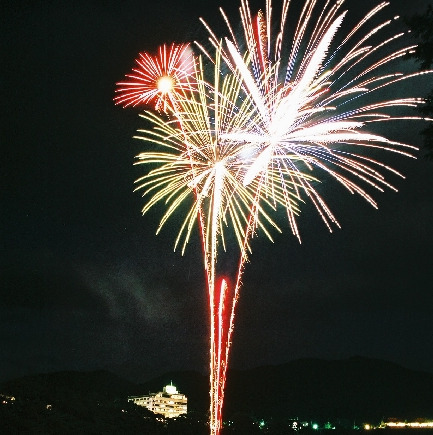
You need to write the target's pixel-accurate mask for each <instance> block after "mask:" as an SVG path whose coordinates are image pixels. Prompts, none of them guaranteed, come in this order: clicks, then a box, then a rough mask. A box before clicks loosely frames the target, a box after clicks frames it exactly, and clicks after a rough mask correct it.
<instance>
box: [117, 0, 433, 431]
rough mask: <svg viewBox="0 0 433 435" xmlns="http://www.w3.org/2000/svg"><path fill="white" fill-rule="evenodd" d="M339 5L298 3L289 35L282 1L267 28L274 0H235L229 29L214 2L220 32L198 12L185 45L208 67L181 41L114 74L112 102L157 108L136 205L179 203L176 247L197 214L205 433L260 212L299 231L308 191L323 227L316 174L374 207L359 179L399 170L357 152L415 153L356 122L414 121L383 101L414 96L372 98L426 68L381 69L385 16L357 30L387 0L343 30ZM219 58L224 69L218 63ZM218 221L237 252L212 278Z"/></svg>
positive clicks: (391, 40) (173, 206)
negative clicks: (195, 34)
mask: <svg viewBox="0 0 433 435" xmlns="http://www.w3.org/2000/svg"><path fill="white" fill-rule="evenodd" d="M322 3H324V4H323V6H320V5H321V4H322ZM343 3H344V1H343V0H337V1H334V2H333V1H331V0H324V1H323V2H321V0H306V1H305V3H304V6H303V8H302V9H301V12H300V15H299V19H298V20H297V24H296V26H295V30H294V32H293V35H291V37H287V36H286V35H287V29H286V27H287V21H288V16H289V5H290V0H283V1H282V7H281V16H280V19H279V23H278V25H277V34H276V36H274V35H273V34H272V32H271V29H272V28H273V25H272V19H271V13H272V10H273V9H272V4H271V0H266V4H265V12H262V11H259V12H258V13H257V15H253V14H252V13H251V10H250V7H249V4H248V0H241V7H240V17H241V23H242V27H243V36H240V37H239V38H238V37H237V36H236V33H235V32H234V31H233V28H232V26H231V24H230V21H229V19H228V17H227V16H226V14H225V13H224V11H222V10H221V13H222V16H223V19H224V21H225V22H226V24H227V28H228V33H229V36H228V37H227V38H225V39H224V38H222V39H221V38H218V37H217V36H216V35H215V34H214V33H213V32H212V30H211V28H210V27H209V26H208V25H207V24H206V22H205V21H204V20H202V19H201V21H202V23H203V24H204V25H205V27H206V28H207V30H208V31H209V35H210V36H209V40H210V42H211V44H212V45H213V50H214V51H215V55H214V56H213V55H212V54H211V52H210V51H209V50H208V49H205V48H204V46H203V45H202V44H200V43H197V42H196V45H197V46H198V47H199V48H200V49H201V51H202V53H203V54H204V56H205V57H206V58H207V59H210V60H211V63H212V64H213V67H211V68H210V69H208V66H207V65H204V63H203V59H202V58H201V57H195V56H194V57H193V56H192V55H191V52H190V48H189V47H188V46H183V45H180V46H177V45H174V44H173V45H172V46H171V48H170V51H169V52H167V48H166V46H163V47H162V48H160V52H159V56H156V57H151V56H149V55H147V54H145V53H143V54H140V60H138V61H137V63H138V64H139V67H140V68H139V69H138V70H134V72H135V73H136V74H134V75H130V76H128V77H129V78H130V79H132V80H129V81H128V82H121V83H119V84H118V85H119V86H120V89H118V92H119V96H117V97H116V98H115V100H116V103H117V104H123V105H125V106H128V105H136V104H153V105H154V107H155V109H156V110H157V112H158V113H155V112H153V111H152V110H151V111H146V112H145V113H144V114H143V115H142V116H143V117H144V118H145V119H146V120H147V121H148V122H150V123H151V125H152V128H150V129H147V130H141V131H140V135H139V136H137V137H138V138H139V139H142V140H144V141H146V142H147V143H153V144H155V145H156V146H157V147H158V149H161V150H158V151H146V152H144V153H142V154H140V155H139V156H138V162H137V164H147V165H151V168H152V169H150V170H149V171H148V173H147V174H146V175H144V176H143V177H141V178H140V179H139V180H137V190H141V191H142V193H143V196H146V197H147V198H148V199H147V202H146V203H145V206H144V207H143V213H146V212H147V211H148V210H149V209H150V208H152V207H153V206H155V205H156V204H158V203H164V204H165V207H166V212H165V213H164V215H163V217H162V219H161V221H160V224H159V226H158V230H157V232H159V231H160V230H161V228H162V227H163V226H164V224H165V223H166V222H167V220H168V219H169V218H170V217H171V216H172V215H173V214H175V213H184V218H183V221H182V224H181V225H180V229H179V232H178V235H177V238H176V241H175V248H176V247H177V246H181V250H182V253H183V252H184V250H185V248H186V245H187V243H188V240H189V238H190V236H191V233H192V230H193V228H194V226H195V223H196V222H197V221H198V224H199V231H200V234H201V240H202V246H203V252H204V266H205V270H206V278H207V287H208V293H209V310H210V422H209V424H210V431H211V433H212V434H215V435H216V434H219V432H220V430H221V423H222V407H223V401H224V388H225V383H226V371H227V367H228V360H229V353H230V348H231V342H232V334H233V330H234V320H235V311H236V304H237V301H238V299H239V294H240V289H241V287H242V275H243V272H244V267H245V264H246V262H247V261H248V259H249V254H250V252H251V245H250V242H251V239H252V238H253V237H254V235H255V234H256V232H257V231H258V230H260V231H262V232H264V233H265V234H266V236H267V237H268V238H269V239H271V240H272V235H271V229H273V230H276V231H280V229H279V228H278V226H277V225H276V223H275V222H274V221H273V220H272V218H271V213H272V212H273V211H275V210H277V209H279V208H282V209H285V210H286V213H287V218H288V222H289V226H290V228H291V230H292V233H293V234H294V235H295V236H296V237H297V238H298V239H299V241H300V233H299V230H298V227H297V216H298V215H299V212H300V209H299V204H300V203H301V202H303V201H304V200H305V199H307V200H309V201H311V202H312V203H313V204H314V206H315V208H316V209H317V212H318V213H319V215H320V216H321V218H322V219H323V221H324V223H325V224H326V226H327V227H328V229H329V230H330V231H332V228H333V225H336V226H337V227H338V226H339V223H338V221H337V220H336V218H335V216H334V214H333V213H332V211H331V210H330V208H329V207H328V206H327V204H326V202H325V201H324V199H323V198H322V196H321V195H320V193H319V192H318V190H317V185H318V182H319V176H320V173H322V174H324V175H326V176H327V177H331V178H333V179H335V180H336V181H337V182H338V183H340V184H341V185H343V186H344V187H345V188H346V189H347V190H348V191H349V192H350V193H357V194H359V195H360V196H361V197H363V198H364V199H365V200H366V201H367V202H369V203H370V204H371V205H373V206H374V207H377V204H376V202H375V200H374V199H373V197H372V196H371V195H370V194H369V193H368V192H367V189H366V188H365V187H364V186H367V188H368V187H369V188H373V189H376V190H378V191H383V190H384V189H385V188H390V189H394V190H396V189H395V188H394V187H393V186H392V185H391V184H390V183H389V182H388V181H387V180H386V178H385V176H384V175H383V173H382V172H383V171H386V172H390V173H393V174H395V175H397V176H402V175H401V174H400V173H399V172H397V171H395V170H394V169H393V168H391V167H389V166H387V165H385V164H383V163H381V162H379V161H377V160H375V159H373V158H371V157H366V156H365V155H364V152H363V150H364V149H365V150H371V149H373V150H374V149H380V150H385V151H390V152H394V153H398V154H401V155H403V156H409V157H413V152H414V151H415V150H416V148H415V147H412V146H411V145H408V144H404V143H400V142H397V141H393V140H390V139H388V138H386V137H384V136H382V135H379V134H376V133H374V132H372V131H369V130H367V129H366V127H367V126H371V125H374V123H379V122H384V121H387V122H388V121H392V120H400V119H405V120H409V119H421V118H419V117H414V116H405V115H404V114H403V115H401V114H397V115H395V114H393V113H392V112H388V110H390V109H395V108H407V107H416V106H418V105H419V104H422V100H421V99H418V98H413V97H409V98H408V97H406V98H402V97H400V98H393V99H390V100H385V101H381V100H380V99H379V95H380V92H381V91H382V90H383V89H387V88H391V87H392V86H394V87H395V86H396V84H399V83H401V82H402V81H405V80H409V79H413V78H415V77H417V76H420V75H421V74H426V73H430V72H431V71H426V72H422V73H401V72H399V71H397V70H395V71H394V72H389V68H390V66H392V65H395V64H396V61H397V60H399V59H401V58H402V57H403V56H404V55H405V54H406V53H408V52H411V51H412V50H413V49H414V46H403V47H400V48H397V49H391V48H390V47H392V46H393V44H395V42H396V41H397V42H398V41H402V40H403V38H402V37H403V35H404V33H401V32H400V33H397V34H395V35H394V36H391V37H389V36H388V37H387V38H385V39H384V40H383V41H382V42H381V43H379V44H378V43H373V42H372V38H373V37H377V36H378V35H380V33H381V32H382V31H383V29H387V28H388V27H389V26H390V25H391V23H392V22H393V20H387V21H384V22H382V23H380V24H373V26H372V28H371V29H367V31H366V33H365V34H364V35H362V36H360V37H359V34H360V33H361V30H364V28H365V27H368V25H369V23H370V22H371V21H373V18H377V16H378V14H379V13H380V12H381V11H382V10H383V9H384V8H385V7H386V6H387V5H388V2H382V3H380V4H379V5H378V6H376V7H374V8H373V9H371V10H370V11H369V12H368V13H367V14H366V15H365V17H364V18H362V19H361V20H360V21H359V23H358V24H356V25H355V26H354V27H353V28H352V29H351V30H349V31H348V32H347V33H345V36H344V37H343V38H340V37H339V33H340V32H341V33H343V32H342V31H341V27H342V24H343V22H344V20H345V16H346V14H347V11H342V9H341V7H342V5H343ZM357 38H358V39H357ZM338 39H340V40H341V42H338V41H337V40H338ZM242 47H246V48H245V49H243V48H242ZM333 47H336V48H333ZM386 50H390V51H386ZM381 53H384V54H381ZM384 67H386V68H387V70H386V71H385V72H382V71H383V69H384ZM224 69H228V71H229V73H227V74H222V73H221V71H222V70H224ZM167 77H168V78H169V80H168V85H169V86H168V87H167V88H164V87H162V84H161V81H160V79H161V78H167ZM165 83H167V82H165ZM366 102H367V103H366ZM353 180H354V181H353ZM304 198H305V199H304ZM188 201H189V204H190V206H189V208H188V210H187V211H185V209H184V205H183V204H184V203H185V202H188ZM229 232H231V233H232V234H233V235H234V238H235V240H236V241H237V245H238V247H239V262H238V264H237V269H236V270H235V271H234V275H233V276H231V277H223V276H222V275H221V273H220V272H219V271H218V264H217V259H218V257H219V255H221V253H222V252H223V251H225V250H226V248H227V244H228V243H229V241H230V238H228V237H227V236H228V234H229Z"/></svg>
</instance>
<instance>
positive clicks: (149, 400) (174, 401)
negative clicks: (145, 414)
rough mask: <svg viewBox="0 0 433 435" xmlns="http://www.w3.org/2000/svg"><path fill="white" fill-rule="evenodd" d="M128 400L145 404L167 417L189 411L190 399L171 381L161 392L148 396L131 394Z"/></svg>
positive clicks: (137, 403) (146, 406)
mask: <svg viewBox="0 0 433 435" xmlns="http://www.w3.org/2000/svg"><path fill="white" fill-rule="evenodd" d="M128 402H134V403H135V404H136V405H139V406H144V407H145V408H147V409H148V410H149V411H152V412H153V413H155V414H162V415H163V416H164V417H166V418H173V417H178V416H179V415H181V414H186V412H187V402H188V399H187V397H186V396H185V395H184V394H181V393H179V392H178V391H177V389H176V387H175V386H174V385H173V384H171V383H170V385H166V386H165V387H164V388H163V390H162V391H160V392H159V393H150V394H149V395H147V396H131V397H128Z"/></svg>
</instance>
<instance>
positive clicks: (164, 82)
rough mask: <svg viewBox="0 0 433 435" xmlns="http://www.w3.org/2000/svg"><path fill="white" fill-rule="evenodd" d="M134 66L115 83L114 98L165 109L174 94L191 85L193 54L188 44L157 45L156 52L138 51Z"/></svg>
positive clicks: (173, 97) (174, 99)
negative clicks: (122, 78) (124, 79)
mask: <svg viewBox="0 0 433 435" xmlns="http://www.w3.org/2000/svg"><path fill="white" fill-rule="evenodd" d="M135 62H136V64H137V68H133V70H132V74H127V75H126V77H127V78H128V80H127V81H124V82H119V83H117V86H118V88H117V89H116V93H117V94H118V95H116V96H115V98H114V101H115V103H116V104H120V105H122V106H123V107H128V106H137V105H145V106H151V107H154V108H155V109H156V110H161V111H167V110H168V108H169V107H173V106H174V105H175V104H176V98H177V95H178V94H179V93H180V92H182V91H183V90H184V89H185V88H189V87H190V86H191V77H192V73H193V71H194V57H193V54H192V50H191V48H190V47H189V45H188V44H172V45H171V46H170V47H167V46H166V45H162V46H161V47H159V50H158V55H156V56H152V55H151V54H149V53H146V52H143V53H139V58H137V59H136V60H135Z"/></svg>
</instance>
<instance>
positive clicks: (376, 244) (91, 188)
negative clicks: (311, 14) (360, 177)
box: [0, 0, 433, 381]
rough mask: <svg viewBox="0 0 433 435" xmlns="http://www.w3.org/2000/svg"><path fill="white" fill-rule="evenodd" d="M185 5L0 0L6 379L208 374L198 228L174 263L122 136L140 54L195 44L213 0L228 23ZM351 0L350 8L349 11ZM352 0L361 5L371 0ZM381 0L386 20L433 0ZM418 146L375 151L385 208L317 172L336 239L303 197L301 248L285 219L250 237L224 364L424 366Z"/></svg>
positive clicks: (431, 213)
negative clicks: (72, 373)
mask: <svg viewBox="0 0 433 435" xmlns="http://www.w3.org/2000/svg"><path fill="white" fill-rule="evenodd" d="M187 3H188V4H187V6H180V2H175V1H173V0H158V1H156V2H152V3H151V4H150V2H148V1H146V0H140V1H139V0H127V1H108V2H100V1H87V0H86V1H84V0H78V1H75V2H66V1H56V2H54V1H25V0H24V1H20V2H15V1H8V0H6V1H4V2H2V6H0V29H1V30H0V32H1V47H2V48H1V50H0V53H1V54H0V56H1V73H0V74H1V77H0V87H1V109H2V114H1V133H0V134H1V136H0V143H1V149H2V159H1V167H0V186H1V187H0V192H1V197H0V201H1V205H0V207H1V225H0V229H1V238H0V242H1V250H0V254H1V257H0V353H1V358H0V380H5V379H10V378H12V377H16V376H21V375H26V374H32V373H41V372H52V371H60V370H93V369H108V370H111V371H113V372H115V373H117V374H119V375H122V376H125V377H129V378H131V379H133V380H136V381H143V380H146V379H149V378H150V377H152V376H155V375H158V374H161V373H164V372H166V371H168V370H177V369H193V370H199V371H201V372H203V373H206V372H207V369H208V329H207V328H208V326H207V324H208V308H207V293H206V289H205V282H204V272H203V265H202V257H201V252H200V242H199V240H198V236H197V234H196V236H195V237H194V238H193V240H192V241H191V242H190V244H189V246H188V248H187V250H186V253H185V255H184V256H183V257H182V256H181V254H180V252H173V245H174V239H175V236H176V234H177V232H176V229H177V222H176V219H174V220H173V221H170V222H169V223H168V225H167V227H166V228H164V230H163V231H162V233H161V234H159V235H158V236H156V235H155V231H156V228H157V224H158V221H159V220H158V219H159V218H160V217H161V215H162V210H161V209H155V210H153V211H151V212H150V213H149V214H147V215H145V216H144V217H143V216H141V211H140V210H141V206H142V204H143V200H142V198H141V196H140V194H139V193H134V192H133V187H134V186H133V182H134V180H135V179H136V178H137V177H138V176H139V175H141V174H142V170H143V168H140V167H139V166H133V162H134V157H135V156H136V155H137V154H138V153H139V152H140V151H144V149H145V144H144V143H143V142H142V141H137V140H134V139H133V138H132V136H133V135H134V133H135V131H136V130H137V129H138V128H142V127H143V121H142V120H140V118H139V116H138V113H139V110H137V109H127V110H124V109H122V108H120V107H119V106H115V105H114V104H113V96H114V90H115V83H116V82H118V81H120V80H122V79H123V77H124V75H125V74H126V73H128V72H129V71H130V69H131V68H132V67H133V65H134V59H135V58H136V56H137V53H138V52H139V51H144V50H150V51H154V50H155V49H156V48H157V47H158V45H160V44H162V43H171V42H173V41H175V42H186V41H191V40H194V39H200V38H203V36H204V35H206V33H205V31H204V29H203V28H202V26H201V24H200V23H199V20H198V18H199V16H203V17H204V18H205V19H206V20H207V21H208V22H209V23H211V24H212V25H214V28H217V27H218V25H221V28H222V29H223V26H222V20H221V19H220V17H219V14H218V6H220V5H221V6H223V8H224V9H225V10H226V11H228V14H229V15H230V18H231V21H232V22H234V21H235V20H236V19H237V17H238V15H237V12H234V9H235V8H234V6H233V5H234V4H236V5H237V3H238V2H237V1H233V0H225V1H216V0H212V1H206V2H205V1H202V0H193V1H191V0H190V1H188V2H187ZM254 3H257V2H254ZM258 3H259V4H264V1H263V2H258ZM358 3H359V2H357V1H354V0H347V2H346V4H347V8H348V9H349V11H350V12H353V15H354V16H356V17H358V16H359V11H360V9H361V6H359V5H358ZM361 3H363V8H364V7H365V9H363V11H365V12H366V11H367V6H369V5H370V4H371V6H373V5H375V4H377V3H378V2H376V1H370V0H367V1H366V2H361ZM391 3H392V4H391V6H389V7H388V8H387V10H385V11H383V12H382V13H381V17H382V18H383V19H385V18H388V17H393V16H394V15H396V13H399V14H400V15H405V14H406V15H410V14H412V13H415V12H422V11H424V10H425V9H426V7H427V5H428V4H429V3H430V1H426V0H411V1H410V2H407V0H392V1H391ZM408 3H410V5H411V7H412V9H411V10H408V7H407V5H408ZM365 4H367V6H365ZM347 20H350V14H349V16H348V18H347ZM400 25H401V26H402V27H403V24H402V23H401V24H400ZM430 85H433V79H432V77H431V76H430V77H429V78H428V79H424V81H422V80H421V81H418V82H416V84H414V83H412V82H411V84H410V85H407V86H409V87H410V86H414V87H413V89H409V90H410V92H411V96H425V95H426V94H427V92H428V89H429V87H430V88H431V86H430ZM412 90H413V92H412ZM424 126H425V124H422V123H417V122H412V123H405V122H401V123H394V124H392V125H391V124H389V126H387V127H386V128H387V129H388V130H386V134H387V135H388V136H390V137H392V138H394V139H397V140H402V141H407V142H410V143H412V144H415V145H420V144H421V138H420V135H419V130H421V129H422V128H423V127H424ZM418 157H419V158H418V159H417V160H415V159H408V158H402V157H401V158H397V157H395V156H392V155H390V154H386V153H382V154H380V159H381V160H383V161H385V162H387V163H389V164H390V165H391V166H393V167H396V168H397V169H398V170H400V171H401V172H403V173H404V174H405V175H406V177H407V178H406V179H405V180H403V179H400V178H397V177H392V176H390V178H389V181H390V182H391V183H393V184H394V185H395V186H396V187H397V188H398V190H399V192H398V193H395V192H392V191H390V190H389V191H387V192H385V193H380V192H377V193H376V192H372V193H373V194H374V197H375V199H376V200H377V201H378V203H379V210H375V209H374V208H372V207H371V206H370V205H368V204H367V203H366V202H365V201H363V200H362V199H361V198H359V197H356V196H353V195H350V194H349V193H348V192H347V191H345V190H343V189H342V188H341V187H339V186H337V185H335V184H334V183H331V182H330V183H329V184H328V183H327V182H325V183H323V184H322V185H321V186H320V189H321V190H320V192H321V193H323V196H324V197H325V198H326V201H327V202H328V204H329V206H330V207H331V209H332V210H333V211H334V212H335V215H336V216H337V218H338V220H339V222H340V223H341V226H342V229H340V230H339V229H336V230H335V231H334V232H333V233H332V234H330V233H329V232H328V231H327V229H326V227H325V225H324V224H323V223H322V221H321V220H320V218H319V217H318V215H317V213H316V212H315V211H314V210H313V208H312V207H311V205H308V204H306V205H305V207H304V208H303V209H302V215H301V217H300V219H299V225H300V229H301V235H302V244H301V245H300V244H299V243H298V241H297V240H296V238H294V237H293V236H292V235H291V232H290V229H289V228H288V226H287V224H285V223H284V221H281V225H282V227H283V234H281V235H279V236H277V237H276V240H275V243H273V244H272V243H271V242H269V241H268V240H267V239H266V238H265V237H259V238H258V239H256V240H254V242H253V255H252V257H251V263H250V264H248V265H247V267H246V272H245V276H244V287H243V290H242V293H241V299H240V302H239V305H238V315H237V319H236V329H235V334H234V343H233V348H232V354H231V361H230V364H231V366H232V367H235V368H238V369H245V368H251V367H256V366H259V365H263V364H279V363H285V362H288V361H290V360H293V359H297V358H302V357H317V358H327V359H340V358H347V357H350V356H353V355H362V356H366V357H372V358H380V359H386V360H389V361H393V362H396V363H399V364H402V365H404V366H406V367H408V368H412V369H417V370H428V371H432V368H433V346H432V345H431V342H432V337H433V311H432V307H433V284H432V280H433V275H432V266H431V264H432V258H433V225H432V224H433V164H432V162H429V161H427V160H425V159H423V157H422V151H421V152H420V153H419V156H418Z"/></svg>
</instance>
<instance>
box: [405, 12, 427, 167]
mask: <svg viewBox="0 0 433 435" xmlns="http://www.w3.org/2000/svg"><path fill="white" fill-rule="evenodd" d="M405 21H406V24H407V25H408V26H409V28H410V30H411V33H412V37H413V38H414V39H415V41H416V42H417V44H418V48H417V50H416V52H415V53H414V54H412V57H414V58H415V59H416V60H417V61H418V62H419V67H420V70H425V69H428V68H431V67H432V65H433V6H432V5H429V6H428V7H427V10H426V11H425V13H423V14H421V15H413V16H411V17H409V18H406V20H405ZM418 111H419V112H420V114H421V115H422V116H425V117H428V118H433V89H431V90H430V93H429V94H428V95H427V97H426V98H425V104H424V105H423V106H421V107H420V108H419V109H418ZM421 134H422V135H423V137H424V147H425V149H426V154H425V157H426V158H427V159H429V160H433V123H429V125H428V127H427V128H425V129H424V130H422V131H421Z"/></svg>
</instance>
